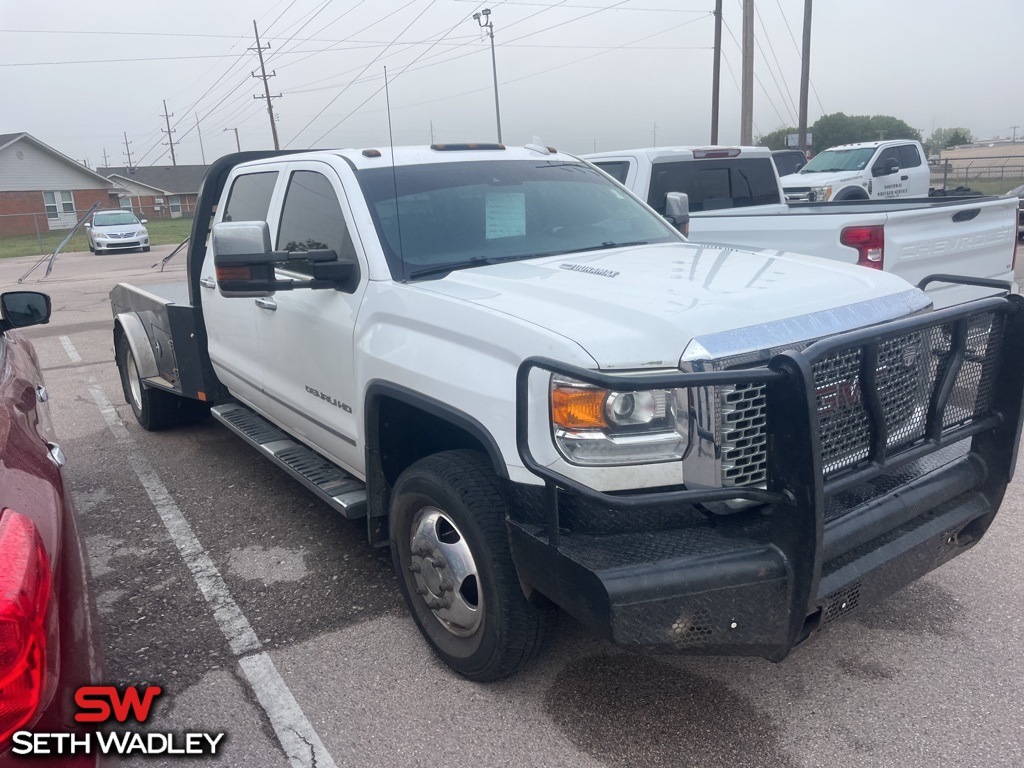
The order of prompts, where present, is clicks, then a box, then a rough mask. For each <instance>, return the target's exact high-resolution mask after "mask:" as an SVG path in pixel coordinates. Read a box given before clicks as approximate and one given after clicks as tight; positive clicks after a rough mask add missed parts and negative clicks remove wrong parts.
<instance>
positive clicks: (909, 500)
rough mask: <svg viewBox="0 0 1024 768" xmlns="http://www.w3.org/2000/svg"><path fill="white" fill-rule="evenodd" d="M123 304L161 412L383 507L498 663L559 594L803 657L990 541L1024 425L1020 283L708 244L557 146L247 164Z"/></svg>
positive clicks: (681, 632) (622, 634)
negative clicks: (939, 283) (932, 288)
mask: <svg viewBox="0 0 1024 768" xmlns="http://www.w3.org/2000/svg"><path fill="white" fill-rule="evenodd" d="M111 304H112V309H113V317H114V320H113V341H114V347H115V350H116V359H117V365H118V368H119V369H120V374H121V382H122V385H123V389H124V395H125V399H126V401H127V402H128V403H129V404H130V407H131V409H132V411H133V412H134V414H135V417H136V418H137V420H138V422H139V423H140V424H141V425H142V426H143V427H145V428H146V429H150V430H155V429H160V428H164V427H169V426H172V425H174V424H181V423H186V422H188V421H191V420H194V419H196V418H198V417H201V416H203V415H204V413H206V412H209V411H212V413H213V415H214V416H215V417H216V418H217V419H219V420H220V421H221V422H223V424H224V425H226V426H227V427H228V428H230V429H231V430H233V431H235V432H236V433H238V435H240V436H241V437H242V438H243V439H245V440H246V441H248V442H249V443H250V444H251V445H252V446H253V447H255V448H256V449H257V450H258V451H259V452H260V453H261V454H262V455H263V456H265V457H266V458H267V459H269V460H270V461H272V462H273V463H275V464H276V465H277V466H279V467H280V468H281V469H283V470H284V471H285V472H287V473H288V474H290V475H291V476H293V477H295V478H296V479H298V480H299V481H300V482H301V483H303V484H304V485H305V486H306V487H307V488H308V489H309V490H310V491H311V492H312V493H314V494H316V495H317V496H318V497H319V498H321V499H322V500H323V501H324V502H325V504H326V505H327V507H329V508H332V509H334V510H335V511H336V512H338V513H339V514H340V515H341V516H342V517H344V518H350V519H353V520H359V521H360V523H361V524H362V525H364V526H365V530H366V534H367V538H368V540H369V542H370V543H371V544H373V545H381V546H386V545H390V547H391V552H392V557H393V561H394V565H395V570H396V572H397V577H398V579H397V580H398V586H399V589H400V590H401V592H402V594H403V595H404V597H405V600H406V602H407V604H408V607H409V610H410V613H411V614H412V616H413V619H414V620H415V623H416V625H417V626H418V628H419V630H420V632H421V633H422V634H423V636H424V637H425V638H426V640H427V642H428V643H429V644H430V645H431V646H432V647H433V649H434V650H435V651H436V653H437V654H438V655H439V656H440V657H441V658H442V659H443V660H444V661H445V662H446V663H447V664H449V665H450V666H451V667H452V668H453V669H455V670H457V671H458V672H459V673H461V674H463V675H465V676H467V677H469V678H471V679H474V680H481V681H487V680H495V679H498V678H500V677H503V676H505V675H509V674H511V673H513V672H515V671H516V670H517V669H519V668H520V667H522V666H523V665H524V664H526V663H527V662H529V661H530V660H531V659H532V658H534V657H535V656H536V655H537V653H538V652H539V651H540V649H541V648H542V646H543V643H544V640H545V638H546V636H547V635H548V634H549V632H550V630H551V629H552V628H553V623H554V620H555V617H556V616H557V609H556V606H557V608H561V609H563V610H565V611H567V612H569V613H570V614H572V615H573V616H575V617H576V618H577V619H578V620H579V621H581V622H582V623H583V624H585V625H586V626H588V627H590V628H592V629H593V630H594V631H595V632H597V633H599V634H600V635H601V636H603V637H606V638H608V639H610V640H612V641H614V642H617V643H621V644H624V645H627V646H634V647H654V648H659V649H662V650H669V651H676V652H685V653H730V654H741V655H753V656H761V657H765V658H769V659H773V660H779V659H782V658H783V657H785V656H786V655H787V654H788V653H789V652H790V650H792V649H793V648H794V647H795V646H796V645H798V644H799V643H801V642H803V641H805V640H807V639H808V638H809V637H811V636H813V635H814V634H815V633H817V632H818V631H820V630H822V629H824V628H825V627H827V626H829V625H830V624H831V623H832V622H834V621H836V620H838V619H841V618H843V617H845V616H847V615H849V614H853V613H856V612H857V611H860V610H862V609H864V608H865V607H867V606H869V605H871V604H873V603H876V602H878V601H879V600H881V599H883V598H884V597H885V596H886V595H888V594H889V593H891V592H892V591H894V590H896V589H898V588H900V587H902V586H903V585H905V584H907V583H909V582H910V581H912V580H914V579H916V578H918V577H919V576H921V575H923V574H925V573H927V572H928V571H930V570H932V569H933V568H936V567H938V566H940V565H941V564H942V563H944V562H946V561H947V560H949V559H951V558H953V557H955V556H957V555H958V554H960V553H961V552H963V551H965V550H966V549H968V548H970V547H972V546H974V544H975V543H977V542H978V540H979V539H980V538H981V537H982V535H983V534H984V533H985V531H986V530H987V528H988V527H989V524H990V523H991V522H992V519H993V517H994V516H995V514H996V512H997V510H998V508H999V505H1000V501H1001V499H1002V495H1003V493H1004V491H1005V488H1006V486H1007V483H1008V482H1009V479H1010V476H1011V474H1012V471H1013V467H1014V458H1015V455H1016V446H1017V441H1018V436H1019V433H1020V425H1021V401H1022V393H1024V363H1022V358H1021V356H1020V355H1018V354H1016V350H1018V349H1020V348H1021V345H1022V344H1024V312H1022V301H1021V299H1020V297H1019V296H1015V295H1007V294H1006V291H1004V292H1003V294H1002V295H999V296H994V297H990V298H986V299H982V300H979V301H976V302H973V303H971V304H968V305H964V306H962V307H956V308H951V309H946V310H940V311H932V310H931V306H930V305H931V302H930V301H929V299H928V297H927V296H926V295H925V294H924V293H922V292H921V291H920V290H918V289H917V288H915V287H913V286H911V285H909V284H907V283H906V282H905V281H903V280H901V279H900V278H898V277H895V276H894V275H891V274H886V273H884V272H878V271H872V270H866V269H860V268H857V267H852V266H847V265H844V264H837V263H832V262H828V261H825V260H822V259H815V258H809V257H802V256H791V255H788V254H786V253H782V252H780V251H778V250H772V251H756V252H755V251H748V250H742V249H740V250H737V249H730V248H726V247H721V246H707V245H697V244H692V243H688V242H686V241H685V240H684V239H683V237H682V236H681V235H680V234H679V233H678V232H677V231H676V230H675V229H674V228H672V227H671V226H669V225H668V224H667V223H666V222H665V220H664V219H663V218H662V217H660V216H658V215H657V214H655V213H654V212H653V211H651V210H650V208H648V207H647V206H645V205H644V204H643V203H641V202H640V201H638V200H636V199H635V198H634V197H633V196H632V195H631V194H629V193H628V192H627V191H626V190H624V189H623V188H622V187H621V186H620V185H618V184H616V183H614V182H613V181H612V180H611V179H610V178H609V177H608V176H607V175H605V174H604V173H602V172H600V171H598V170H597V169H595V168H593V167H592V166H591V165H589V164H587V163H585V162H582V161H580V160H578V159H576V158H574V157H572V156H569V155H565V154H561V153H557V152H555V151H553V150H550V149H547V148H543V147H532V146H531V147H526V148H506V147H504V146H501V145H486V144H479V145H434V146H431V147H412V148H396V149H394V150H390V149H387V148H382V149H380V150H377V149H364V150H361V151H360V150H337V151H327V150H319V151H312V152H302V153H288V152H250V153H241V154H238V155H231V156H228V157H225V158H222V159H220V160H218V161H217V162H215V163H214V164H213V165H212V166H211V167H210V170H209V172H208V173H207V176H206V178H205V180H204V182H203V187H202V190H201V191H200V195H199V200H198V204H197V210H196V215H195V220H194V223H193V229H192V238H191V244H190V247H189V252H188V271H187V280H186V282H185V283H181V284H172V285H165V286H155V287H153V286H150V287H147V288H145V289H143V288H136V287H133V286H130V285H125V284H121V285H118V286H116V287H115V288H114V290H113V291H112V292H111ZM142 450H146V448H145V443H143V444H142ZM196 460H197V461H201V460H202V457H201V456H196ZM234 482H235V483H236V485H237V483H238V482H244V479H242V480H241V481H234ZM223 493H230V491H228V490H227V488H225V489H224V490H223ZM260 514H261V515H263V516H264V517H265V518H266V519H267V525H268V526H270V525H280V524H287V522H288V521H287V512H284V513H280V511H279V510H274V509H262V510H260ZM281 514H283V516H280V515H281ZM275 515H277V516H278V519H276V520H275V519H274V518H275ZM994 567H998V565H997V564H995V565H994ZM966 629H967V630H969V629H970V628H969V627H966Z"/></svg>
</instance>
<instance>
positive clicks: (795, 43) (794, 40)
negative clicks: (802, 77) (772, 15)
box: [775, 0, 825, 115]
mask: <svg viewBox="0 0 1024 768" xmlns="http://www.w3.org/2000/svg"><path fill="white" fill-rule="evenodd" d="M775 4H776V5H778V6H779V13H781V14H782V20H783V21H784V22H785V23H786V31H787V32H789V39H790V40H792V41H793V47H794V48H796V55H797V56H799V57H800V58H801V60H802V59H803V53H802V52H801V50H800V45H799V43H797V41H796V36H795V35H794V34H793V28H792V27H791V26H790V25H789V18H788V17H787V16H786V11H785V10H783V8H782V3H781V2H779V0H775ZM808 82H810V85H811V90H812V91H814V99H815V101H817V102H818V109H820V110H821V114H823V115H824V114H825V106H824V105H823V104H822V103H821V98H820V97H819V96H818V89H817V88H815V87H814V82H813V81H811V80H810V79H808Z"/></svg>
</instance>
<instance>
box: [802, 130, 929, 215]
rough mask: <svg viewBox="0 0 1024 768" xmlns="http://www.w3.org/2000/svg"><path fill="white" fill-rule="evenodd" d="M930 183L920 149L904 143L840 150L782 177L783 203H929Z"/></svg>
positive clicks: (833, 149) (874, 143) (918, 145)
mask: <svg viewBox="0 0 1024 768" xmlns="http://www.w3.org/2000/svg"><path fill="white" fill-rule="evenodd" d="M930 183H931V171H930V170H929V168H928V162H927V160H926V155H925V152H924V147H922V146H921V142H919V141H908V140H899V141H867V142H862V143H860V144H841V145H839V146H837V147H831V148H829V149H826V150H825V151H823V152H819V153H818V154H817V155H815V156H814V157H813V158H812V159H811V160H810V161H809V162H808V163H807V165H805V166H804V167H803V168H801V169H800V170H799V171H797V172H796V173H791V174H789V175H788V176H783V177H782V188H783V190H785V193H786V199H787V200H790V201H793V202H810V203H826V202H829V201H830V200H838V201H842V200H898V199H900V198H905V197H928V193H929V185H930Z"/></svg>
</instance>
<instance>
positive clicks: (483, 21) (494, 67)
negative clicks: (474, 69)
mask: <svg viewBox="0 0 1024 768" xmlns="http://www.w3.org/2000/svg"><path fill="white" fill-rule="evenodd" d="M481 17H483V18H481ZM473 18H474V19H476V23H477V24H478V25H479V26H480V28H481V29H486V30H487V36H488V37H490V38H491V72H492V73H493V74H494V117H495V119H496V120H497V122H498V143H499V144H501V108H500V107H499V106H498V61H497V59H496V58H495V57H494V22H493V21H491V9H490V8H484V9H483V10H482V11H480V12H479V13H474V14H473Z"/></svg>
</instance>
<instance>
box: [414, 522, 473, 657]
mask: <svg viewBox="0 0 1024 768" xmlns="http://www.w3.org/2000/svg"><path fill="white" fill-rule="evenodd" d="M409 545H410V552H411V562H410V564H409V570H410V571H411V572H412V574H413V580H414V581H415V583H416V595H417V596H418V597H419V599H421V600H423V602H424V603H425V604H426V606H427V608H429V609H430V612H431V613H433V614H434V618H436V619H437V620H438V622H440V624H441V626H443V627H444V628H445V629H447V630H448V631H449V632H451V633H452V634H453V635H456V636H458V637H469V636H470V635H472V634H473V633H474V632H476V631H477V630H478V629H479V628H480V623H481V621H482V620H483V608H484V605H483V594H482V593H481V590H480V578H479V575H478V572H477V567H476V561H475V560H474V559H473V553H472V552H470V549H469V544H468V543H467V542H466V538H465V536H463V535H462V532H461V531H460V530H459V529H458V527H457V526H456V525H455V523H454V522H453V521H452V519H451V518H450V517H448V515H446V514H445V513H444V512H442V511H441V510H440V509H438V508H437V507H423V508H422V509H421V510H420V511H419V512H417V513H416V516H415V517H414V518H413V521H412V531H411V533H410V536H409Z"/></svg>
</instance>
